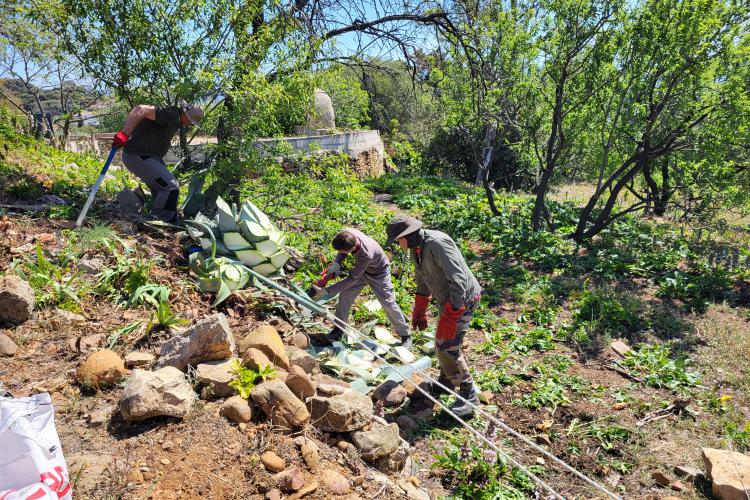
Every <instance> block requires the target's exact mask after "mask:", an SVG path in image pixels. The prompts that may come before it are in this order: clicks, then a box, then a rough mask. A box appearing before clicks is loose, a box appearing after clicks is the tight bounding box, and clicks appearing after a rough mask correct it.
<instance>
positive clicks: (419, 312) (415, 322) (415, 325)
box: [411, 294, 432, 330]
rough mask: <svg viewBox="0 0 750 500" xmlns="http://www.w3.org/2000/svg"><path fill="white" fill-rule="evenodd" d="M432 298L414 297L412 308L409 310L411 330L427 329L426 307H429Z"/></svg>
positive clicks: (427, 296)
mask: <svg viewBox="0 0 750 500" xmlns="http://www.w3.org/2000/svg"><path fill="white" fill-rule="evenodd" d="M431 300H432V297H431V296H429V295H419V294H417V295H415V296H414V308H413V309H412V310H411V328H412V330H425V329H426V328H427V306H429V305H430V301H431Z"/></svg>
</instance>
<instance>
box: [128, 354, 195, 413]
mask: <svg viewBox="0 0 750 500" xmlns="http://www.w3.org/2000/svg"><path fill="white" fill-rule="evenodd" d="M197 398H198V396H197V394H195V392H193V388H192V387H191V386H190V384H189V383H188V381H187V379H186V378H185V374H184V373H182V372H181V371H180V370H178V369H177V368H174V367H172V366H166V367H164V368H161V369H159V370H156V371H153V372H149V371H146V370H140V369H138V368H136V369H135V370H133V374H132V375H131V376H130V378H129V379H128V381H127V383H126V384H125V389H123V391H122V397H121V398H120V413H122V418H123V419H125V420H144V419H147V418H151V417H158V416H168V417H177V418H182V417H184V416H185V415H186V414H187V412H188V410H190V407H191V406H192V405H193V403H194V402H195V400H196V399H197Z"/></svg>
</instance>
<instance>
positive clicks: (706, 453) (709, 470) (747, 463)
mask: <svg viewBox="0 0 750 500" xmlns="http://www.w3.org/2000/svg"><path fill="white" fill-rule="evenodd" d="M701 452H702V453H703V462H704V464H705V466H706V476H708V478H709V479H710V480H711V485H712V486H711V489H712V492H713V494H714V496H715V497H716V498H718V499H719V500H747V499H748V498H750V457H748V456H747V455H743V454H742V453H737V452H736V451H727V450H717V449H715V448H701Z"/></svg>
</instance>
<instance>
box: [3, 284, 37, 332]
mask: <svg viewBox="0 0 750 500" xmlns="http://www.w3.org/2000/svg"><path fill="white" fill-rule="evenodd" d="M33 310H34V289H33V288H31V285H29V284H28V283H27V282H25V281H24V280H22V279H21V278H19V277H18V276H16V275H15V274H8V275H6V276H0V323H11V324H20V323H23V322H24V321H26V320H27V319H29V318H30V317H31V312H32V311H33Z"/></svg>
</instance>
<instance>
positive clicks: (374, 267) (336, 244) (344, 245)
mask: <svg viewBox="0 0 750 500" xmlns="http://www.w3.org/2000/svg"><path fill="white" fill-rule="evenodd" d="M332 244H333V248H334V249H335V250H337V251H338V252H339V253H338V255H337V256H336V258H335V259H334V261H333V262H332V263H331V265H330V266H328V269H327V270H326V272H327V273H328V274H330V275H338V274H340V273H341V264H342V263H343V262H344V259H346V256H347V255H350V254H351V255H352V256H353V257H354V267H353V268H352V270H351V272H350V273H349V276H348V277H346V278H344V279H343V280H341V281H338V282H337V283H334V284H333V285H329V286H327V287H325V288H318V287H313V289H314V291H315V296H314V297H313V298H314V299H316V298H318V297H320V296H322V295H324V294H328V295H336V294H339V302H338V304H337V305H336V317H337V318H339V319H340V320H342V321H347V320H348V319H349V312H350V311H351V309H352V305H354V301H355V299H356V298H357V296H358V295H359V293H360V292H361V291H362V289H363V288H364V287H365V286H367V285H370V288H372V291H373V293H374V294H375V297H376V298H377V299H378V301H379V302H380V304H381V305H382V306H383V310H384V311H385V315H386V316H387V317H388V321H390V322H391V325H392V326H393V329H394V330H395V331H396V333H397V334H398V336H399V337H401V342H402V343H403V345H404V346H405V347H407V348H409V347H411V331H410V330H409V326H408V325H407V324H406V318H404V313H402V312H401V308H400V307H399V306H398V304H397V303H396V292H395V290H394V288H393V282H392V281H391V268H390V262H389V261H388V257H387V256H386V255H385V252H384V251H383V249H382V248H381V247H380V245H379V244H378V242H377V241H375V240H374V239H372V238H370V237H369V236H367V235H366V234H364V233H363V232H362V231H358V230H357V229H352V228H346V229H344V230H343V231H340V232H339V233H338V234H337V235H336V236H335V237H334V238H333V242H332ZM341 334H342V331H341V329H340V328H338V327H336V328H334V329H333V330H332V331H331V333H329V334H328V338H329V340H338V339H339V338H340V337H341Z"/></svg>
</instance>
